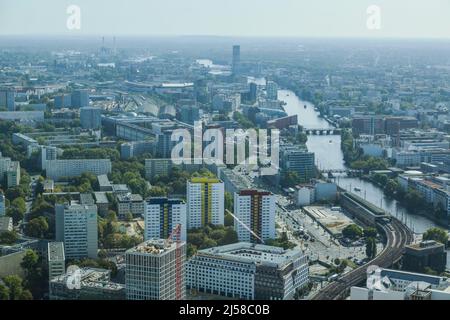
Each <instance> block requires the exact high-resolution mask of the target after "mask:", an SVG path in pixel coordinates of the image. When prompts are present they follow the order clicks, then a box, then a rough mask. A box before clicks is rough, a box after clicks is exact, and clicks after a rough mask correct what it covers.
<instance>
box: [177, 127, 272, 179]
mask: <svg viewBox="0 0 450 320" xmlns="http://www.w3.org/2000/svg"><path fill="white" fill-rule="evenodd" d="M191 132H192V131H190V130H188V129H184V128H183V129H176V130H174V131H173V132H172V136H171V141H172V142H176V143H177V144H176V145H175V146H174V147H173V148H172V153H171V159H172V161H173V163H175V164H183V163H184V164H192V163H194V164H202V163H205V164H216V165H224V164H227V165H258V166H259V167H260V175H263V176H265V175H275V174H277V173H278V169H279V150H280V131H279V130H278V129H270V130H267V129H258V131H256V130H255V129H247V130H243V129H226V130H225V129H217V128H210V129H207V130H205V131H203V126H202V123H201V122H199V121H196V122H195V123H194V130H193V134H194V137H193V138H192V134H191ZM269 150H270V155H269ZM224 151H225V152H224Z"/></svg>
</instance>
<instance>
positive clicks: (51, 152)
mask: <svg viewBox="0 0 450 320" xmlns="http://www.w3.org/2000/svg"><path fill="white" fill-rule="evenodd" d="M57 157H58V149H57V148H56V147H49V146H41V169H45V168H46V165H47V161H50V160H56V159H57Z"/></svg>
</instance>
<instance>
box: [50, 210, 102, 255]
mask: <svg viewBox="0 0 450 320" xmlns="http://www.w3.org/2000/svg"><path fill="white" fill-rule="evenodd" d="M55 224H56V241H61V242H64V252H65V255H66V257H67V258H68V259H81V258H94V259H95V258H97V251H98V230H97V206H96V205H81V204H77V203H73V204H57V205H56V207H55Z"/></svg>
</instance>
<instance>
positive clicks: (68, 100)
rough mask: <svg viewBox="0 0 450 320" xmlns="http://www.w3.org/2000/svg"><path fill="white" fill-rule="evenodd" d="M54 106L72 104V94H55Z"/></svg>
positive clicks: (63, 106) (61, 106)
mask: <svg viewBox="0 0 450 320" xmlns="http://www.w3.org/2000/svg"><path fill="white" fill-rule="evenodd" d="M54 104H55V108H57V109H62V108H68V107H71V106H72V96H71V95H70V94H63V95H59V96H55V99H54Z"/></svg>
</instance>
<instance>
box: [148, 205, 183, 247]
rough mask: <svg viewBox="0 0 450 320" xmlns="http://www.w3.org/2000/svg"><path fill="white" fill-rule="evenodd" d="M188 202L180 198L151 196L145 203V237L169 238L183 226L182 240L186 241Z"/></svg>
mask: <svg viewBox="0 0 450 320" xmlns="http://www.w3.org/2000/svg"><path fill="white" fill-rule="evenodd" d="M186 215H187V213H186V204H185V203H184V202H183V200H180V199H168V198H150V199H148V200H147V201H145V204H144V220H145V231H144V239H145V240H148V239H152V238H153V239H154V238H160V239H167V238H168V237H169V236H170V234H171V233H172V230H173V229H175V227H176V226H177V225H178V224H179V225H180V226H181V232H180V240H181V241H186V223H187V220H186V219H187V217H186Z"/></svg>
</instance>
